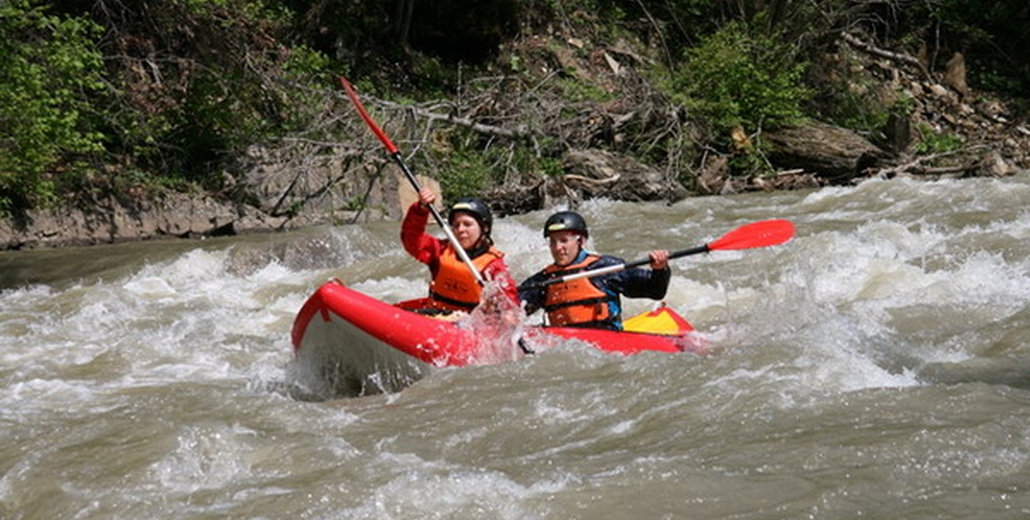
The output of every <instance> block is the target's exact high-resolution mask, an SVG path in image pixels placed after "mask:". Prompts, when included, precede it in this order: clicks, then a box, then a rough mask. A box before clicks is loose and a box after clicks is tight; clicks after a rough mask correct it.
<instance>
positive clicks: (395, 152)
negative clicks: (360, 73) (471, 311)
mask: <svg viewBox="0 0 1030 520" xmlns="http://www.w3.org/2000/svg"><path fill="white" fill-rule="evenodd" d="M340 84H341V85H343V89H344V90H346V91H347V96H349V97H350V100H351V102H352V103H354V108H356V109H358V113H359V114H361V119H364V120H365V124H367V125H368V127H369V128H371V129H372V132H373V133H374V134H376V137H378V138H379V140H380V141H381V142H382V143H383V146H385V147H386V151H387V152H389V153H390V156H391V157H393V160H394V161H395V162H396V163H397V166H400V168H401V171H402V172H404V176H405V177H407V178H408V182H410V183H411V186H412V187H413V188H415V192H416V193H417V192H419V191H422V185H421V184H419V182H418V179H417V178H416V177H415V174H414V173H412V172H411V169H409V168H408V165H407V164H405V163H404V159H403V158H401V151H400V150H399V149H398V148H397V145H395V144H393V141H391V140H390V137H389V136H387V135H386V132H383V129H382V128H379V125H377V124H376V122H375V121H373V120H372V116H370V115H368V111H366V110H365V107H364V106H363V105H362V104H361V100H359V99H358V95H357V93H355V92H354V87H352V86H351V84H350V82H349V81H347V78H345V77H343V76H340ZM429 211H430V212H431V213H432V214H433V218H434V219H436V223H437V224H439V225H440V227H441V228H443V232H444V234H446V235H447V240H448V241H449V242H450V243H451V245H452V246H453V247H454V250H455V251H456V252H457V253H458V257H459V258H461V261H462V262H464V263H465V265H466V266H468V268H469V271H472V275H473V276H475V277H476V281H477V282H479V285H483V284H484V283H485V281H484V280H483V275H482V274H480V273H479V270H478V269H476V266H475V265H473V264H472V260H471V259H470V258H469V255H468V253H466V252H465V249H463V248H462V247H461V244H459V243H458V238H457V237H455V236H454V232H453V231H451V226H449V225H448V224H447V222H446V221H444V219H443V217H442V216H441V215H440V212H439V211H437V210H436V207H435V206H432V205H430V206H429Z"/></svg>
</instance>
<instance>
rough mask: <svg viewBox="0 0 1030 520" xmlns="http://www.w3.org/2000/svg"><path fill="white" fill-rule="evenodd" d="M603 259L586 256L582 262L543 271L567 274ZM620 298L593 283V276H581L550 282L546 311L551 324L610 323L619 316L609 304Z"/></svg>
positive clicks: (554, 266) (558, 274) (545, 304)
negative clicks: (554, 282) (614, 313)
mask: <svg viewBox="0 0 1030 520" xmlns="http://www.w3.org/2000/svg"><path fill="white" fill-rule="evenodd" d="M600 258H601V257H600V256H597V255H587V257H586V259H584V260H583V261H582V262H579V263H576V264H570V265H568V266H565V267H558V266H556V265H553V264H552V265H550V266H548V267H547V269H545V270H544V272H545V273H547V274H548V275H551V276H565V275H569V274H573V273H576V272H579V271H582V270H583V269H584V268H586V266H588V265H590V264H591V263H593V262H595V261H597V260H598V259H600ZM617 298H618V297H617V296H611V295H609V294H607V293H605V292H604V291H602V290H601V289H598V288H597V287H596V286H594V284H593V283H591V282H590V278H579V279H576V280H572V281H569V282H562V283H556V284H552V285H548V286H547V297H546V298H544V311H546V312H547V321H548V323H549V324H550V325H551V326H569V325H574V326H580V327H584V326H596V325H609V324H611V323H614V322H615V321H616V320H617V319H618V316H613V315H612V312H611V306H610V305H609V303H611V302H615V303H618V299H617Z"/></svg>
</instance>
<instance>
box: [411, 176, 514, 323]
mask: <svg viewBox="0 0 1030 520" xmlns="http://www.w3.org/2000/svg"><path fill="white" fill-rule="evenodd" d="M434 202H436V194H435V193H433V191H432V190H430V189H429V188H423V189H422V190H421V191H419V201H418V202H415V203H413V204H412V205H411V207H409V208H408V211H407V213H406V214H405V215H404V222H403V223H402V224H401V242H402V243H403V244H404V249H405V250H406V251H407V252H408V253H409V254H411V256H413V257H415V259H416V260H418V261H419V262H422V263H423V264H426V265H427V266H429V272H430V275H431V276H432V278H433V279H432V281H431V282H430V284H429V299H430V303H431V305H432V308H434V309H443V310H462V311H471V310H472V309H474V308H475V307H476V306H477V305H479V303H480V299H481V296H482V292H483V288H482V287H481V286H480V285H479V282H478V281H477V280H476V278H475V276H474V275H473V274H472V271H471V270H470V269H469V266H468V264H466V263H465V262H464V261H462V259H461V257H460V256H459V255H458V253H457V252H456V251H455V249H454V247H453V246H452V245H451V243H450V241H449V240H447V239H443V238H436V237H434V236H432V235H430V234H428V233H426V224H427V223H428V220H429V206H430V205H432V204H433V203H434ZM447 222H448V223H449V225H450V226H451V230H452V231H453V233H454V237H455V238H456V239H457V241H458V244H459V245H460V246H461V247H462V249H464V250H465V253H466V254H467V255H468V257H469V259H470V260H471V261H472V264H473V266H474V267H475V268H476V269H477V270H478V271H479V272H480V274H481V276H482V277H483V280H485V281H486V282H488V283H490V282H492V281H496V282H497V283H499V284H500V288H501V290H502V292H503V294H504V295H505V296H507V297H508V298H510V299H511V301H512V302H515V303H516V304H517V302H518V295H517V292H516V289H515V282H514V280H512V278H511V274H509V272H508V266H507V265H506V264H505V263H504V253H502V252H500V251H499V250H498V249H497V247H496V246H494V243H493V240H492V239H491V238H490V229H491V227H492V226H493V216H492V215H491V213H490V208H489V207H487V205H486V204H484V203H483V201H481V200H479V199H477V198H474V197H466V198H462V199H459V200H458V201H457V202H455V203H454V204H451V206H450V208H449V211H448V214H447Z"/></svg>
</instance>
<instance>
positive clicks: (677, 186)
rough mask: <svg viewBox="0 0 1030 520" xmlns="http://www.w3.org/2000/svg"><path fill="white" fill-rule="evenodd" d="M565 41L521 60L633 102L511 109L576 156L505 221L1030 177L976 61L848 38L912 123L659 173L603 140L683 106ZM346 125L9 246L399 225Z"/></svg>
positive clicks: (433, 163)
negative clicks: (981, 84)
mask: <svg viewBox="0 0 1030 520" xmlns="http://www.w3.org/2000/svg"><path fill="white" fill-rule="evenodd" d="M561 45H568V46H570V48H574V47H575V46H574V45H573V44H571V43H563V42H561V41H559V40H548V41H546V42H544V43H537V44H536V45H534V47H533V48H532V49H531V50H532V52H529V51H528V50H523V51H524V52H523V54H524V55H526V56H538V57H539V59H540V61H541V63H540V67H530V70H536V69H537V68H541V67H543V64H544V63H546V62H547V61H548V57H549V56H550V57H554V58H555V59H557V58H558V57H561V58H562V59H563V60H565V61H566V62H567V63H566V66H567V67H568V68H574V69H575V70H577V71H580V76H581V80H582V81H584V82H586V83H589V84H604V83H605V82H614V83H616V84H618V85H619V88H618V89H615V90H616V91H618V92H620V93H621V96H622V97H621V98H620V99H618V100H617V102H605V103H584V104H583V105H582V106H580V107H579V109H578V111H577V112H576V113H574V114H570V115H566V116H562V117H559V115H558V113H559V112H560V110H561V108H562V106H561V105H556V106H555V107H550V105H547V104H546V103H543V104H542V106H547V107H550V109H551V110H552V111H557V112H555V113H554V114H550V113H549V114H550V116H548V117H537V116H539V114H537V115H536V116H534V114H533V113H532V112H531V111H520V106H519V105H515V106H511V107H509V109H508V110H509V111H510V114H506V115H505V117H501V118H500V119H504V120H508V119H510V120H512V121H515V122H518V121H523V120H534V119H540V120H542V121H545V122H544V123H540V124H539V127H537V128H533V129H531V130H530V129H528V126H527V125H519V124H515V123H513V124H512V127H513V128H527V129H525V135H519V136H515V137H513V136H507V137H504V138H512V139H516V138H518V139H533V140H536V141H542V140H544V138H545V137H546V136H560V141H561V142H563V143H565V145H566V146H567V149H565V151H564V152H562V153H561V155H560V157H561V160H560V164H558V165H555V166H558V168H556V170H558V171H549V172H546V173H545V172H539V171H524V170H520V169H518V168H514V167H513V166H512V165H508V168H507V169H508V170H511V173H509V174H506V175H505V176H504V178H502V179H496V180H495V181H494V184H493V185H492V186H488V187H486V188H484V189H482V190H480V195H481V196H482V197H483V198H484V199H485V200H486V201H487V202H488V203H489V204H490V206H491V207H492V208H493V210H494V212H495V213H496V214H497V215H498V216H504V215H513V214H521V213H525V212H528V211H533V210H538V209H542V208H549V207H554V206H558V205H563V206H568V207H575V206H576V205H578V204H579V203H581V202H582V201H584V200H588V199H593V198H605V199H612V200H627V201H655V200H661V201H667V202H675V201H678V200H682V199H684V198H686V197H691V196H711V195H728V194H734V193H741V192H748V191H778V190H793V189H811V188H818V187H821V186H828V185H849V186H853V185H856V184H859V183H861V182H863V181H864V180H866V179H870V178H878V179H890V178H896V177H912V178H919V179H926V180H935V179H940V178H942V177H948V178H966V177H1004V176H1009V175H1015V174H1017V173H1018V172H1021V171H1025V170H1028V169H1030V123H1028V122H1027V120H1026V114H1021V113H1019V112H1018V111H1017V110H1016V109H1014V108H1012V107H1010V106H1009V105H1008V104H1007V103H1006V102H1004V101H1002V100H999V99H996V98H995V97H993V96H992V95H991V94H990V93H985V92H977V91H974V90H973V89H971V88H970V87H969V86H968V85H967V84H966V81H965V77H964V68H965V65H964V63H963V64H962V66H961V67H958V66H951V67H949V69H948V70H946V71H943V72H941V73H939V74H929V73H927V72H926V71H925V69H920V68H919V67H913V65H912V60H913V58H910V57H907V56H904V55H901V54H898V53H888V52H885V51H883V50H880V49H876V48H872V47H870V46H868V45H867V44H863V43H862V42H860V41H852V40H845V41H844V42H843V43H842V49H847V50H848V52H849V53H850V54H848V56H847V60H845V59H843V58H840V61H841V63H835V62H829V63H827V64H824V66H825V67H827V69H828V70H844V69H845V68H847V70H848V71H849V73H850V74H853V75H854V76H853V77H852V79H851V81H852V83H853V84H854V85H855V88H859V87H861V88H863V89H866V91H867V94H868V95H870V96H873V97H883V98H890V99H895V100H896V103H898V104H903V105H904V106H905V107H907V108H906V111H905V113H903V114H901V113H899V114H892V117H891V118H890V119H889V120H888V121H887V122H885V123H884V124H883V125H882V127H881V128H880V129H879V130H878V131H877V132H876V135H870V134H862V133H859V132H856V131H853V130H849V129H846V128H842V127H839V126H835V125H832V124H828V123H826V122H821V121H817V120H808V121H806V122H804V123H801V124H799V125H795V126H793V127H789V128H780V129H767V130H762V131H759V132H757V133H754V134H751V135H745V134H743V133H741V134H739V135H738V134H736V133H735V134H734V135H733V141H734V145H733V147H732V149H730V150H724V151H721V152H720V151H715V150H708V149H707V148H706V150H708V151H706V152H704V153H700V154H697V158H696V160H692V162H691V163H690V164H688V165H684V166H678V167H674V165H675V164H678V163H677V162H676V161H662V162H663V164H664V166H658V165H656V164H653V163H647V162H645V161H644V160H642V159H639V158H637V157H634V156H632V155H631V154H630V153H625V152H623V153H620V152H618V151H612V150H611V149H610V148H611V147H610V146H604V143H606V142H609V141H611V142H620V141H621V140H625V139H628V138H630V137H632V136H630V134H629V132H630V131H631V130H630V127H633V128H635V126H633V125H632V124H631V123H632V122H633V121H635V120H637V119H640V118H642V117H644V116H643V115H642V113H644V112H646V113H647V114H650V116H648V117H652V118H653V117H657V116H656V115H655V114H665V117H666V120H663V121H664V122H663V124H658V125H655V124H651V125H639V126H641V128H644V130H637V132H647V131H648V130H647V128H653V127H662V126H663V125H674V126H676V127H677V128H678V129H679V130H677V131H678V132H681V133H683V134H685V135H686V134H690V133H691V130H690V128H688V127H687V126H686V123H684V122H683V121H680V119H679V116H675V114H674V112H675V111H674V110H673V111H671V112H670V106H669V105H667V104H655V103H656V102H655V101H654V100H656V99H661V97H660V96H659V95H658V92H657V91H656V90H654V89H653V88H652V87H650V86H649V85H647V84H646V83H641V82H639V81H638V80H639V78H637V77H636V76H627V75H626V73H624V72H623V73H620V72H617V71H616V69H613V68H611V67H610V66H608V65H607V62H605V64H602V65H597V64H595V63H592V62H591V61H590V60H589V59H586V58H577V56H576V54H575V53H571V52H570V53H565V52H561V51H562V49H561V47H560V46H561ZM613 59H614V58H613ZM859 60H861V61H859ZM858 63H860V64H861V67H858V66H857V65H856V64H858ZM949 63H951V62H949ZM620 70H621V69H620ZM855 71H858V72H855ZM874 94H875V95H874ZM339 96H340V98H341V99H340V101H341V103H342V105H341V106H342V107H345V108H339V109H336V110H335V111H334V112H341V111H343V110H352V107H350V105H349V102H347V101H346V100H345V99H342V98H343V95H342V93H341V94H339ZM508 97H510V92H508V91H506V90H504V89H502V88H501V87H500V86H499V87H498V88H497V90H494V91H487V92H484V94H483V98H484V103H486V102H487V101H491V100H492V101H491V102H490V103H488V104H491V106H500V105H502V104H505V103H503V102H504V101H505V100H506V99H507V98H508ZM901 101H904V102H903V103H902V102H901ZM364 102H365V103H366V104H368V105H369V106H370V107H372V108H375V109H376V110H375V112H376V114H377V118H380V121H379V122H380V124H382V126H383V127H384V128H388V129H390V131H391V133H393V134H394V135H411V134H412V133H414V132H415V131H416V130H417V129H418V128H420V126H419V125H423V124H424V125H426V127H429V126H432V125H437V126H443V127H444V128H453V127H463V128H465V129H466V130H468V131H471V132H475V133H479V134H481V135H482V136H483V137H484V138H501V137H502V135H501V134H504V132H503V130H505V129H504V128H499V127H493V126H489V125H483V124H472V120H471V119H468V120H466V119H453V118H450V119H449V118H447V117H445V116H442V115H441V114H438V113H436V112H434V111H433V110H431V109H429V108H423V107H419V106H407V105H404V106H401V105H398V104H395V103H392V102H389V101H385V100H378V99H374V98H366V99H365V101H364ZM663 103H664V102H663ZM506 104H507V105H511V103H510V102H508V103H506ZM530 104H531V105H532V103H530ZM541 110H543V109H541ZM669 114H673V115H669ZM345 115H347V117H343V118H342V119H341V120H340V121H339V122H338V123H337V124H339V125H348V126H349V127H350V128H351V131H349V132H346V135H348V136H349V137H348V141H347V142H341V143H332V142H309V141H304V140H284V142H282V143H278V144H265V145H261V146H259V145H254V146H252V147H251V148H250V149H249V150H248V151H247V153H246V157H245V158H244V159H243V160H241V161H240V163H239V164H238V165H237V166H236V168H237V171H236V172H234V174H233V175H232V176H231V177H229V178H231V179H239V180H238V181H236V180H233V181H232V182H230V183H229V184H228V185H227V186H225V188H224V189H223V191H222V192H221V193H216V194H212V193H183V192H162V193H158V194H151V195H149V196H146V197H139V198H137V199H132V200H124V199H120V198H116V197H113V196H112V197H107V198H100V199H93V200H90V201H89V202H83V201H82V200H79V201H78V202H77V203H76V205H68V206H64V207H58V208H53V209H36V210H30V211H28V212H25V213H24V214H21V215H19V216H17V217H16V218H9V219H3V220H0V250H17V249H34V248H44V247H64V246H84V245H101V244H112V243H121V242H130V241H138V240H159V239H172V238H179V239H191V238H198V237H212V236H226V235H240V234H250V233H268V232H276V231H285V230H292V229H298V228H304V227H308V226H313V225H321V224H352V223H363V222H371V221H380V220H396V219H399V218H400V216H401V215H402V214H403V210H404V208H403V207H402V206H403V205H404V203H403V202H402V200H403V199H404V196H403V195H402V193H401V192H402V191H403V190H405V189H407V188H408V181H407V180H405V179H404V178H403V177H401V176H400V173H399V171H398V169H397V167H396V165H395V164H394V163H393V162H391V161H389V160H388V158H387V157H385V154H384V152H383V149H382V145H381V143H379V142H378V141H377V139H376V138H375V137H374V136H373V135H372V133H371V132H369V131H368V129H367V128H366V127H364V126H363V124H362V123H361V121H360V118H358V117H356V115H353V114H349V113H348V114H345ZM352 115H353V117H351V116H352ZM495 118H497V117H496V116H495ZM446 125H450V126H446ZM505 135H506V134H505ZM602 137H603V139H602ZM632 138H634V139H636V138H637V137H632ZM598 142H600V143H601V145H598V144H596V143H598ZM402 144H403V145H404V146H405V147H406V148H411V149H413V150H416V152H415V153H414V154H413V155H412V156H411V157H408V158H406V159H405V160H406V161H410V163H411V164H412V165H413V166H414V169H415V170H416V171H420V172H434V171H438V170H439V169H440V167H441V163H445V162H446V161H447V160H448V159H447V157H450V156H451V155H454V151H453V150H451V153H450V154H447V153H440V151H439V150H434V149H433V143H432V136H428V137H426V138H425V141H416V142H412V141H407V142H404V143H402ZM677 153H683V154H686V151H680V152H677ZM743 155H747V156H748V158H750V159H752V160H758V161H762V162H763V163H764V164H765V165H766V167H765V168H764V172H765V173H761V174H748V175H740V174H739V172H737V171H735V170H734V169H733V168H732V166H731V164H732V162H733V161H734V160H737V159H739V158H740V157H741V156H743ZM677 168H678V169H677ZM683 169H685V170H684V171H681V170H683ZM227 177H228V176H227ZM466 182H468V180H466Z"/></svg>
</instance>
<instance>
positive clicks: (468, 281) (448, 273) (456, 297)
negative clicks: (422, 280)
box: [429, 245, 504, 311]
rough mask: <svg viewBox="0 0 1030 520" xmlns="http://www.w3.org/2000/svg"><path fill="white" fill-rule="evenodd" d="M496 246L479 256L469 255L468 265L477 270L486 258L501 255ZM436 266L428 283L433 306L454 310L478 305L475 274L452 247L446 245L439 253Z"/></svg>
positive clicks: (481, 269) (493, 258)
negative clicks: (471, 256)
mask: <svg viewBox="0 0 1030 520" xmlns="http://www.w3.org/2000/svg"><path fill="white" fill-rule="evenodd" d="M503 256H504V254H503V253H501V252H500V251H499V250H498V249H497V248H496V247H494V246H490V248H489V249H487V250H486V251H485V252H483V253H482V254H480V255H479V256H477V257H475V258H472V259H471V260H472V265H473V266H474V267H475V268H476V270H477V271H479V272H480V273H482V272H483V270H484V269H486V266H487V265H490V262H493V261H494V260H496V259H498V258H501V257H503ZM439 263H440V268H439V270H437V272H436V276H435V277H434V278H433V281H432V282H431V283H430V284H429V298H430V300H432V302H433V307H434V308H437V309H448V310H454V311H471V310H472V309H475V308H476V305H479V297H480V294H481V293H482V292H483V288H482V287H480V285H479V282H477V281H476V277H475V276H473V275H472V271H469V267H468V265H466V264H465V262H462V261H461V258H460V257H459V256H458V253H457V252H455V250H454V247H452V246H450V245H448V246H447V247H446V248H444V250H443V253H441V254H440V259H439Z"/></svg>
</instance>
